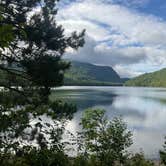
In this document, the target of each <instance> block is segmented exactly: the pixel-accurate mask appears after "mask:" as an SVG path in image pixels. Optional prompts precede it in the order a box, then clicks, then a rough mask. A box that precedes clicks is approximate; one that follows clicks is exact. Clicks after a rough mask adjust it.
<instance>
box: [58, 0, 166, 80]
mask: <svg viewBox="0 0 166 166" xmlns="http://www.w3.org/2000/svg"><path fill="white" fill-rule="evenodd" d="M165 10H166V0H61V2H60V4H59V13H58V16H57V20H58V23H59V24H62V25H63V26H64V27H65V29H66V31H65V32H66V34H69V33H71V32H72V31H73V30H77V31H81V30H82V29H86V37H85V39H86V44H85V46H84V47H83V48H81V49H79V50H78V51H77V52H75V51H73V50H71V49H69V50H67V53H66V55H65V57H66V58H69V59H71V60H78V61H83V62H90V63H93V64H97V65H107V66H112V67H113V68H114V69H115V70H116V71H117V72H118V73H119V74H120V76H121V77H134V76H137V75H140V74H143V73H147V72H152V71H155V70H159V69H161V68H164V67H166V12H165Z"/></svg>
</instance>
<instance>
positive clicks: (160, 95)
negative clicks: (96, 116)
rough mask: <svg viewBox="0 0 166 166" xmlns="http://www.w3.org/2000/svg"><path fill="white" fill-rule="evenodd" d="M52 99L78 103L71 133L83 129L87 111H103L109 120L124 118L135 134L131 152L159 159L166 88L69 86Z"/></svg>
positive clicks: (165, 117)
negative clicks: (80, 123)
mask: <svg viewBox="0 0 166 166" xmlns="http://www.w3.org/2000/svg"><path fill="white" fill-rule="evenodd" d="M52 97H53V98H61V99H64V100H65V101H67V102H70V103H74V104H77V108H78V111H77V113H75V115H74V118H73V120H72V121H71V122H69V124H68V125H67V129H69V130H70V131H71V132H73V133H75V132H76V131H78V130H80V128H79V121H80V117H81V115H82V113H83V111H84V110H85V109H87V108H103V109H105V110H107V113H106V114H107V116H108V118H109V119H112V118H113V117H115V116H122V118H123V120H124V121H125V122H126V123H127V125H128V129H129V130H130V131H132V133H133V142H134V143H133V145H132V146H131V148H130V149H129V151H131V152H134V153H136V152H140V151H143V152H144V154H145V156H146V157H147V158H151V159H157V158H158V157H159V154H158V151H159V149H161V148H162V145H163V143H164V136H166V89H165V88H135V87H95V86H90V87H88V86H86V87H84V86H81V87H79V86H65V87H61V88H58V89H56V90H55V92H53V93H52Z"/></svg>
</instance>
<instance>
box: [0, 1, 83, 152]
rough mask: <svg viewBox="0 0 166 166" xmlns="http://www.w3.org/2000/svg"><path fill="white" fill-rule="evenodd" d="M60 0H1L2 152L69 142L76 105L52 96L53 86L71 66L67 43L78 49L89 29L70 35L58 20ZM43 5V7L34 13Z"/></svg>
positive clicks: (0, 135)
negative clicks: (64, 138) (66, 137)
mask: <svg viewBox="0 0 166 166" xmlns="http://www.w3.org/2000/svg"><path fill="white" fill-rule="evenodd" d="M58 1H59V0H44V1H43V0H33V1H32V0H26V1H25V0H10V1H6V0H1V1H0V25H1V26H0V36H1V35H2V36H1V39H0V50H1V53H0V62H1V63H0V74H1V75H2V77H1V80H0V84H1V86H3V87H4V88H3V89H1V91H0V150H1V151H2V152H5V153H7V152H8V153H10V152H13V153H17V152H18V151H19V149H20V148H21V147H22V146H23V145H25V146H27V145H30V146H32V147H34V146H35V145H34V142H35V143H36V144H37V145H36V146H37V147H38V148H39V150H42V149H44V148H46V149H47V148H48V150H49V149H50V148H52V147H54V149H56V151H58V150H62V149H63V147H64V146H63V144H62V143H61V136H62V134H63V131H64V130H65V122H66V120H68V119H71V118H72V115H73V113H74V112H75V111H76V107H75V106H73V105H71V104H65V103H63V102H62V101H50V100H49V95H50V93H51V87H57V86H61V85H62V84H63V77H64V72H65V70H67V69H68V68H69V67H70V63H69V62H66V61H64V60H62V56H63V55H64V53H65V51H66V49H67V48H69V47H70V48H72V49H75V50H77V49H78V48H79V47H82V46H83V45H84V34H85V31H84V30H83V31H82V32H80V33H76V32H73V33H71V35H68V36H65V34H64V29H63V27H62V26H61V25H57V23H56V20H55V18H56V17H55V15H56V14H57V9H56V5H57V3H58ZM37 7H38V8H40V12H33V11H34V9H35V8H37ZM29 13H31V14H29ZM2 50H4V51H2ZM46 121H47V122H46ZM50 145H51V146H50Z"/></svg>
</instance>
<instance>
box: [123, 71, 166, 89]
mask: <svg viewBox="0 0 166 166" xmlns="http://www.w3.org/2000/svg"><path fill="white" fill-rule="evenodd" d="M125 85H126V86H149V87H166V68H165V69H162V70H159V71H156V72H153V73H146V74H143V75H141V76H138V77H136V78H133V79H131V80H129V81H127V82H126V83H125Z"/></svg>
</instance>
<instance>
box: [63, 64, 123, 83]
mask: <svg viewBox="0 0 166 166" xmlns="http://www.w3.org/2000/svg"><path fill="white" fill-rule="evenodd" d="M122 82H123V81H122V79H121V78H120V77H119V75H118V74H117V73H116V72H115V71H114V70H113V69H112V68H111V67H107V66H96V65H92V64H88V63H83V62H76V61H73V62H72V63H71V68H70V69H69V70H68V71H66V72H65V84H66V85H116V84H117V85H118V84H122Z"/></svg>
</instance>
